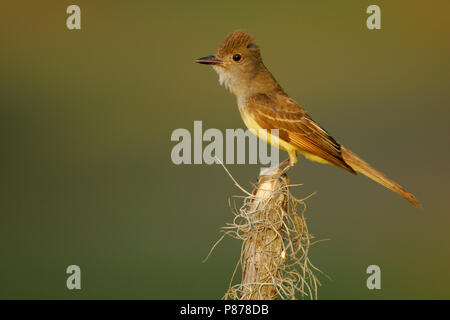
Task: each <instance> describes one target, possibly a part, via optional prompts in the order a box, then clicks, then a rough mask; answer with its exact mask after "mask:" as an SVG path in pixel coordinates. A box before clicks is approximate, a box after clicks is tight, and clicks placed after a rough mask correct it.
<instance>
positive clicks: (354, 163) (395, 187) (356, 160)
mask: <svg viewBox="0 0 450 320" xmlns="http://www.w3.org/2000/svg"><path fill="white" fill-rule="evenodd" d="M341 154H342V157H343V158H344V161H345V162H346V163H347V164H348V165H349V166H350V167H352V168H353V170H355V171H356V172H360V173H362V174H364V175H366V176H367V177H369V178H370V179H372V180H374V181H376V182H378V183H379V184H381V185H383V186H385V187H386V188H388V189H391V190H392V191H394V192H397V193H398V194H399V195H401V196H402V197H404V198H405V199H406V200H408V201H409V202H411V203H412V204H413V206H415V207H416V208H421V207H422V205H421V204H420V203H419V201H417V199H416V197H414V195H413V194H411V193H409V192H407V191H406V190H405V189H403V188H402V186H400V185H399V184H398V183H396V182H394V181H392V180H391V179H389V178H388V177H386V176H385V175H384V174H382V173H381V172H379V171H377V170H375V169H374V168H372V167H371V166H370V165H369V164H368V163H367V162H365V161H364V160H362V159H361V158H360V157H358V156H357V155H356V154H354V153H353V152H351V151H350V150H348V149H347V148H345V147H344V146H341Z"/></svg>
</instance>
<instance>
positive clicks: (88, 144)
mask: <svg viewBox="0 0 450 320" xmlns="http://www.w3.org/2000/svg"><path fill="white" fill-rule="evenodd" d="M69 4H78V5H79V6H80V7H81V10H82V30H81V31H69V30H67V28H66V22H65V20H66V17H67V14H66V8H67V6H68V5H69ZM370 4H378V5H380V7H381V14H382V16H381V19H382V29H381V30H373V31H371V30H368V29H367V28H366V24H365V21H366V18H367V16H368V15H367V14H366V12H365V11H366V8H367V6H369V5H370ZM449 10H450V5H449V2H448V1H444V0H442V1H437V0H436V1H430V2H424V1H406V0H402V1H400V0H398V1H361V0H355V1H331V0H330V1H292V2H288V1H281V2H274V1H254V2H251V1H230V0H228V1H216V2H214V1H195V2H192V1H100V0H97V1H85V0H83V1H81V0H78V1H75V0H74V1H56V0H55V1H3V2H2V3H1V4H0V13H1V19H0V26H1V29H0V30H1V31H0V35H1V38H0V39H1V42H0V43H1V50H0V141H1V157H0V196H1V198H0V298H4V299H12V298H23V299H29V298H37V299H50V298H51V299H79V298H84V299H91V298H99V299H112V298H120V299H200V298H201V299H216V298H220V297H222V295H223V294H224V292H225V291H226V289H227V286H228V282H229V279H230V277H231V274H232V272H233V268H234V266H235V263H236V261H237V259H238V256H239V250H240V244H239V243H238V242H237V241H234V240H230V239H227V240H225V241H224V242H222V243H221V244H220V245H219V246H218V247H217V249H216V250H215V252H214V253H213V255H212V256H211V258H210V259H209V261H208V262H206V263H202V259H203V258H204V257H205V256H206V254H207V253H208V251H209V249H210V247H211V245H212V244H213V243H214V242H215V240H216V239H218V237H219V235H220V234H219V229H220V227H221V226H223V225H224V224H225V223H226V222H228V221H230V220H231V219H232V214H231V210H230V208H229V204H228V199H229V198H230V197H232V196H233V195H242V194H241V192H240V191H239V190H238V189H237V188H236V187H235V186H234V185H233V183H232V182H231V181H230V180H229V178H228V177H227V175H226V174H225V172H224V170H223V169H222V168H221V167H220V166H219V165H211V166H208V165H180V166H176V165H174V164H172V162H171V159H170V152H171V149H172V147H173V146H174V145H175V143H174V142H171V141H170V135H171V133H172V131H173V130H174V129H176V128H187V129H189V130H190V131H192V128H193V121H194V120H202V121H203V127H204V129H207V128H219V129H221V130H225V129H226V128H243V127H244V125H243V123H242V120H241V119H240V116H239V113H238V110H237V106H236V102H235V98H234V97H233V96H232V95H231V94H230V93H229V92H227V91H226V90H225V89H224V88H223V87H220V86H219V83H218V81H217V75H216V74H215V73H214V72H213V71H212V70H211V68H209V67H207V66H203V65H198V64H195V63H194V62H193V61H194V59H195V58H198V57H202V56H206V55H209V54H213V53H214V52H215V50H216V48H217V46H218V45H219V44H220V42H221V41H222V39H223V38H224V37H225V36H226V35H227V34H228V33H229V32H231V31H233V30H236V29H244V30H247V31H249V32H250V33H251V34H252V35H253V36H254V37H255V38H256V40H257V43H258V44H259V45H260V47H261V50H262V53H263V57H264V61H265V64H266V65H267V66H268V68H269V69H270V70H271V71H272V73H273V74H274V75H275V77H276V78H277V79H278V80H279V82H280V84H281V85H282V86H283V87H284V89H285V90H286V91H287V92H288V93H289V94H290V95H291V96H292V97H293V98H294V99H296V100H297V101H299V102H300V103H301V104H302V105H303V106H304V107H305V108H306V109H307V110H308V112H309V114H310V115H311V116H312V118H313V119H315V120H316V121H318V122H319V123H320V124H321V125H322V126H324V127H325V128H326V129H327V130H328V131H329V132H330V133H331V134H332V135H333V136H334V137H335V138H336V139H337V140H338V141H340V142H342V143H343V144H345V145H346V146H347V147H349V148H350V149H352V150H353V151H355V152H356V153H358V154H359V155H361V156H362V157H363V158H364V159H366V160H367V161H368V162H370V163H371V164H373V165H374V166H375V167H376V168H378V169H379V170H381V171H383V172H385V173H386V174H388V175H389V176H390V177H392V178H394V179H395V180H397V181H399V182H400V183H401V184H402V185H404V186H405V187H406V188H407V189H408V190H410V191H411V192H413V193H414V194H415V195H416V196H417V198H418V199H419V200H420V201H421V202H422V203H423V206H424V208H423V209H420V210H419V209H416V208H414V207H412V206H411V205H410V204H409V203H407V202H406V201H405V200H403V199H401V198H400V197H398V196H397V195H395V194H394V193H392V192H390V191H388V190H386V189H384V188H383V187H381V186H379V185H377V184H375V183H373V182H372V181H370V180H368V179H366V178H364V177H363V176H356V177H355V176H352V175H350V174H348V173H347V172H346V171H344V170H342V169H339V168H336V167H331V166H326V165H322V164H317V163H312V162H309V161H303V158H301V159H300V163H299V165H297V166H296V167H295V168H294V169H293V170H292V171H290V178H291V180H292V182H293V183H302V184H303V186H301V187H297V188H296V189H294V191H293V192H294V194H295V195H296V196H297V197H304V196H307V195H309V194H310V193H312V192H314V191H317V192H318V194H317V195H316V196H314V197H312V198H311V199H310V200H308V202H307V204H308V211H307V216H308V221H309V225H310V231H311V232H312V233H313V234H314V235H315V236H316V237H317V238H319V239H325V238H331V240H330V241H326V242H322V243H320V244H317V245H315V246H314V247H312V249H311V259H312V261H313V263H314V264H315V265H316V266H317V267H319V268H320V269H321V270H323V271H324V272H325V273H326V274H327V275H328V276H329V277H330V278H331V280H330V279H327V278H326V277H323V276H321V277H320V279H321V281H322V284H323V285H322V287H320V289H319V298H321V299H347V298H352V299H417V298H426V299H429V298H438V299H448V298H450V289H449V283H450V273H449V269H450V254H449V242H450V235H449V225H450V214H449V204H448V203H449V197H450V196H449V190H450V174H449V173H450V170H449V160H450V153H449V142H450V141H449V137H450V127H449V117H450V110H449V107H450V105H449V97H450V90H449V80H450V67H449V66H450V63H449V53H450V32H449V18H448V12H449ZM284 157H285V154H283V155H282V158H284ZM228 168H229V170H230V171H231V172H232V173H233V175H234V176H235V177H236V178H237V179H238V180H239V182H240V183H241V184H242V185H243V186H244V187H246V188H247V189H250V188H251V183H252V182H253V181H254V180H255V177H256V175H257V174H258V172H259V166H258V165H230V166H228ZM236 201H237V202H236V203H237V205H239V201H240V200H239V199H236ZM71 264H76V265H79V266H80V267H81V270H82V289H81V290H79V291H76V290H74V291H70V290H68V289H67V288H66V278H67V276H68V275H67V274H66V273H65V270H66V268H67V266H68V265H71ZM371 264H376V265H379V266H380V267H381V272H382V280H381V281H382V283H381V285H382V289H381V290H378V291H376V290H375V291H370V290H368V289H367V288H366V279H367V277H368V275H367V274H366V272H365V271H366V268H367V266H369V265H371Z"/></svg>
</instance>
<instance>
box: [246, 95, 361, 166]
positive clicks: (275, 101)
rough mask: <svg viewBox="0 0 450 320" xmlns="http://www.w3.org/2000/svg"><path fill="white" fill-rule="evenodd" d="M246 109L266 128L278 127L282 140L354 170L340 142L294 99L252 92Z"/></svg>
mask: <svg viewBox="0 0 450 320" xmlns="http://www.w3.org/2000/svg"><path fill="white" fill-rule="evenodd" d="M246 111H247V112H249V113H250V115H251V116H252V117H253V119H254V120H255V121H256V122H257V123H258V124H259V125H260V126H261V127H262V128H263V129H266V130H270V129H278V130H279V136H280V139H283V140H285V141H286V142H288V143H290V144H292V145H293V146H295V147H296V148H298V149H300V150H303V151H306V152H308V153H311V154H313V155H315V156H318V157H320V158H322V159H324V160H326V161H328V162H331V163H333V164H335V165H337V166H339V167H342V168H344V169H346V170H348V171H350V172H352V173H355V172H354V170H353V169H352V168H351V167H350V166H349V165H347V164H346V163H345V161H344V159H343V158H342V155H341V145H340V144H339V143H338V142H337V141H336V140H334V139H333V137H331V136H330V135H329V134H328V133H327V132H326V131H325V130H324V129H323V128H322V127H321V126H320V125H319V124H318V123H316V122H315V121H314V120H312V119H311V117H309V115H308V114H307V113H306V112H305V110H303V108H302V107H301V106H300V105H299V104H298V103H297V102H295V101H294V100H293V99H291V98H289V97H287V96H284V95H277V96H274V97H270V96H268V95H266V94H257V95H253V96H251V97H250V98H249V99H248V100H247V103H246Z"/></svg>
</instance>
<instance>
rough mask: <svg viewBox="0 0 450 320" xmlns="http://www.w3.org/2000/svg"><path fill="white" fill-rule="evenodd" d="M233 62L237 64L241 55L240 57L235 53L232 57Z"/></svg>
mask: <svg viewBox="0 0 450 320" xmlns="http://www.w3.org/2000/svg"><path fill="white" fill-rule="evenodd" d="M233 60H234V61H236V62H238V61H239V60H241V55H240V54H239V53H236V54H235V55H234V56H233Z"/></svg>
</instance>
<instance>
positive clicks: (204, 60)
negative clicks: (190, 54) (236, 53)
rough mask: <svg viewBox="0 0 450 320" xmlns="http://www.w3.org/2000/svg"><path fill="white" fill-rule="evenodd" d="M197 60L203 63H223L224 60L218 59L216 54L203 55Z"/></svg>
mask: <svg viewBox="0 0 450 320" xmlns="http://www.w3.org/2000/svg"><path fill="white" fill-rule="evenodd" d="M195 62H197V63H201V64H212V65H215V64H223V61H222V60H220V59H217V58H216V57H215V56H207V57H203V58H198V59H197V60H195Z"/></svg>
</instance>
